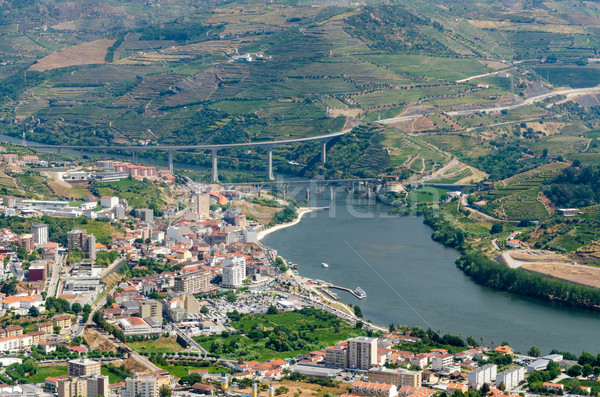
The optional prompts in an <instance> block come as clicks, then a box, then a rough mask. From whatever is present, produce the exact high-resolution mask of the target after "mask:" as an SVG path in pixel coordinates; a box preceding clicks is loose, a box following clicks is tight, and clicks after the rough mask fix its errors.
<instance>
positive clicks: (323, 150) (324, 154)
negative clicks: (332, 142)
mask: <svg viewBox="0 0 600 397" xmlns="http://www.w3.org/2000/svg"><path fill="white" fill-rule="evenodd" d="M326 161H327V141H323V142H321V163H323V164H325V162H326Z"/></svg>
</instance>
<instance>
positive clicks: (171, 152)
mask: <svg viewBox="0 0 600 397" xmlns="http://www.w3.org/2000/svg"><path fill="white" fill-rule="evenodd" d="M173 152H174V151H173V150H169V151H168V152H167V153H168V154H169V174H171V175H173Z"/></svg>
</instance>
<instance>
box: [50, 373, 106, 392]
mask: <svg viewBox="0 0 600 397" xmlns="http://www.w3.org/2000/svg"><path fill="white" fill-rule="evenodd" d="M57 389H58V397H97V396H105V397H109V396H110V389H109V384H108V376H102V375H89V376H79V377H69V378H67V379H59V380H58V387H57Z"/></svg>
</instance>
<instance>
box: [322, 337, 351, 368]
mask: <svg viewBox="0 0 600 397" xmlns="http://www.w3.org/2000/svg"><path fill="white" fill-rule="evenodd" d="M325 365H329V366H332V367H337V368H347V367H348V345H347V344H341V343H338V344H336V345H335V346H330V347H328V348H327V349H325Z"/></svg>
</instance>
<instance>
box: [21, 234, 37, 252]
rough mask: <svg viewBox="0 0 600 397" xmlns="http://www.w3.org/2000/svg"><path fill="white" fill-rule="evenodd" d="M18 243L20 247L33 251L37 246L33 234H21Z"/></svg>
mask: <svg viewBox="0 0 600 397" xmlns="http://www.w3.org/2000/svg"><path fill="white" fill-rule="evenodd" d="M17 245H18V246H19V247H23V248H25V250H26V251H27V252H31V251H33V249H34V248H35V241H34V239H33V234H29V233H28V234H21V235H20V236H19V239H18V240H17Z"/></svg>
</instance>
